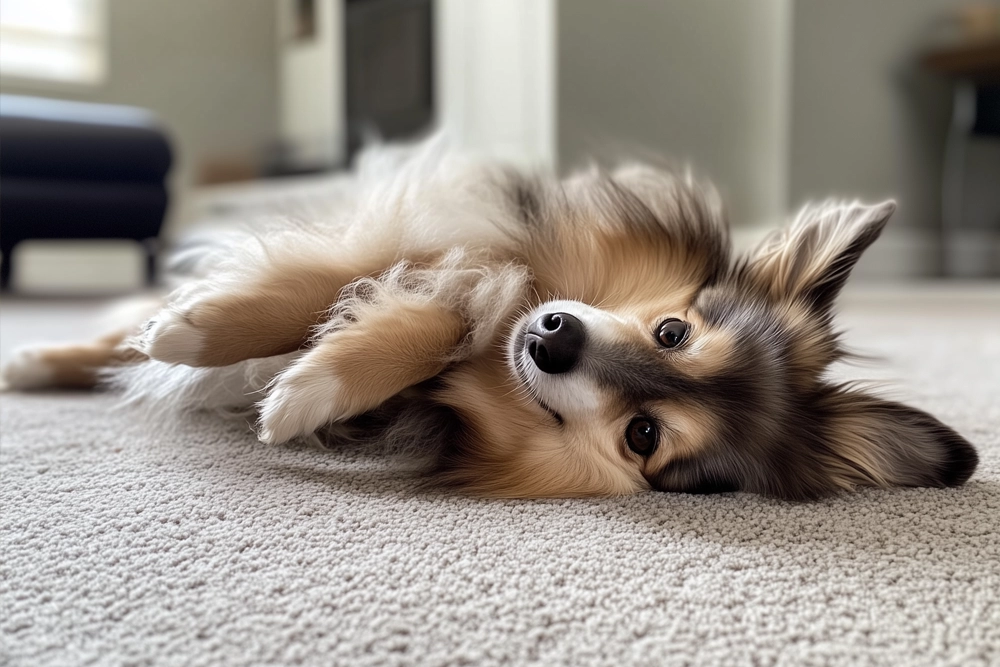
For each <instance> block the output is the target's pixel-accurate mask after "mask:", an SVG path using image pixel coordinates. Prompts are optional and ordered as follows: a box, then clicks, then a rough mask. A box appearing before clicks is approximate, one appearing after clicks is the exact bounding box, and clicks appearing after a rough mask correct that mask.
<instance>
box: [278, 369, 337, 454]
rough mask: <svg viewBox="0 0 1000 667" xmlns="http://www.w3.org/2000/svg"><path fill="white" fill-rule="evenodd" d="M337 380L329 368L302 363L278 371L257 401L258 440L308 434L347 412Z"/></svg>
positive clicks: (282, 440)
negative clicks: (340, 398)
mask: <svg viewBox="0 0 1000 667" xmlns="http://www.w3.org/2000/svg"><path fill="white" fill-rule="evenodd" d="M339 394H340V383H339V382H338V381H337V379H336V378H335V377H334V375H333V373H331V372H330V369H328V368H324V367H320V366H316V365H313V364H309V363H308V361H306V362H305V363H299V364H295V365H293V366H291V367H290V368H288V369H287V370H286V371H285V372H283V373H281V374H280V375H279V376H278V377H277V378H276V379H275V382H274V386H273V388H272V389H271V391H270V393H268V395H267V398H265V399H264V400H263V401H261V402H260V404H259V409H260V422H259V423H260V431H259V433H258V437H259V438H260V441H261V442H264V443H267V444H269V445H275V444H280V443H283V442H288V441H289V440H291V439H292V438H296V437H299V436H303V435H309V434H311V433H313V432H314V431H316V429H318V428H319V427H320V426H323V425H324V424H328V423H330V422H333V421H340V420H343V419H346V418H347V417H350V416H351V414H350V413H349V412H348V410H347V409H345V408H344V407H343V406H342V405H340V401H339V400H338V399H339Z"/></svg>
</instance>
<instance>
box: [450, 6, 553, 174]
mask: <svg viewBox="0 0 1000 667" xmlns="http://www.w3.org/2000/svg"><path fill="white" fill-rule="evenodd" d="M555 4H556V0H436V4H435V39H436V53H435V56H436V57H435V60H436V72H435V74H436V90H435V96H436V103H437V106H438V122H439V124H441V125H442V126H443V127H444V128H445V129H446V130H447V131H448V132H449V134H450V135H451V136H453V137H455V138H456V139H457V140H458V143H459V144H460V146H461V147H462V148H463V149H465V150H467V151H470V152H473V153H479V154H483V155H490V156H495V157H500V158H503V159H507V160H511V161H514V162H517V163H520V164H526V165H532V164H535V165H546V166H550V165H553V164H554V163H555V130H554V128H555V76H556V74H555V34H556V33H555Z"/></svg>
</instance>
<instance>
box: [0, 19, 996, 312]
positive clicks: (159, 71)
mask: <svg viewBox="0 0 1000 667" xmlns="http://www.w3.org/2000/svg"><path fill="white" fill-rule="evenodd" d="M0 92H2V93H3V95H4V96H3V98H2V99H0V245H2V248H3V269H4V274H5V275H4V277H5V287H6V288H7V290H8V292H7V294H6V297H9V296H11V295H16V296H19V297H20V296H25V297H30V296H33V295H34V296H42V295H54V294H56V295H66V294H106V293H109V292H123V291H129V290H135V289H138V288H141V287H143V286H144V285H145V284H147V283H148V282H150V281H155V280H156V271H157V267H158V265H159V258H160V256H161V255H162V253H163V252H164V251H165V250H166V249H169V247H170V246H171V245H172V244H173V243H175V242H176V240H177V239H179V238H182V237H183V236H184V235H185V233H187V232H189V231H190V230H192V229H193V228H195V227H196V226H197V225H199V224H201V223H202V222H204V221H206V220H211V221H212V222H213V223H216V224H218V223H219V222H220V221H222V222H223V223H226V222H227V221H228V222H232V223H236V222H240V221H243V220H246V219H250V218H253V217H254V216H257V215H261V214H264V213H266V212H268V211H269V210H280V208H281V206H282V202H285V201H288V198H289V197H295V196H307V195H308V194H310V193H315V192H318V191H322V190H323V189H325V188H328V187H333V185H334V184H336V183H337V182H339V180H343V178H344V172H345V170H346V169H347V168H348V167H349V165H350V162H351V158H352V156H353V155H354V153H355V152H356V150H357V148H358V146H359V145H361V143H362V142H363V141H364V140H366V139H367V138H372V137H382V138H385V139H406V138H408V137H413V136H417V135H420V134H423V133H426V132H427V131H428V130H429V129H430V128H432V127H438V126H440V127H444V128H445V129H446V130H447V131H448V132H449V134H451V135H452V136H453V137H455V138H456V139H457V141H458V142H459V143H460V144H461V145H462V147H463V148H465V149H467V150H469V151H474V152H477V153H481V154H484V155H493V156H498V157H501V158H503V159H506V160H510V161H513V162H516V163H519V164H524V165H530V166H542V167H551V168H554V169H557V170H559V171H567V170H570V169H572V168H573V167H574V166H580V165H584V164H586V162H587V160H588V159H589V158H590V157H593V156H596V157H598V158H604V159H608V160H613V159H615V158H616V157H624V156H631V157H643V156H659V155H665V156H668V157H670V158H672V159H675V160H677V161H682V162H689V163H691V164H692V165H694V166H695V168H696V169H697V170H698V171H700V172H701V173H702V174H704V175H706V176H708V177H710V178H711V179H713V180H714V181H715V182H716V183H717V184H718V186H719V187H720V189H721V190H722V192H723V194H724V196H725V198H726V201H727V202H728V205H729V209H730V217H731V220H732V222H733V225H734V227H735V237H736V241H737V243H738V244H744V245H745V244H747V243H750V242H752V240H754V239H756V238H758V237H760V236H762V235H763V234H764V233H766V232H767V231H768V230H769V229H772V228H773V227H775V226H777V225H779V224H781V223H782V222H783V221H784V220H786V219H787V217H788V215H789V214H790V213H792V212H794V210H795V209H796V208H798V207H799V206H800V205H801V204H802V203H803V202H805V201H806V200H809V199H813V198H825V197H828V196H841V197H848V198H856V197H857V198H862V199H865V200H869V201H872V200H878V199H883V198H888V197H894V198H896V199H897V200H898V201H899V204H900V205H899V210H898V212H897V214H896V216H895V217H894V218H893V221H892V223H891V224H890V228H889V229H888V231H887V232H886V234H885V235H884V237H883V238H882V239H881V240H880V241H879V242H878V243H877V244H876V245H875V246H874V247H873V249H872V250H871V251H870V252H869V254H868V255H867V256H866V257H865V259H864V260H863V262H862V265H861V266H860V267H859V269H858V275H859V276H861V277H862V280H870V281H890V282H900V281H918V280H923V281H927V280H929V279H935V278H942V277H948V278H950V279H959V278H964V279H976V280H978V281H987V282H988V281H989V280H991V279H995V278H996V277H998V276H1000V3H998V2H981V1H975V2H973V1H970V0H876V1H872V0H839V1H838V2H829V1H827V0H754V1H753V2H743V1H739V0H697V1H695V0H630V1H629V2H612V1H610V0H211V1H210V2H205V1H204V0H0Z"/></svg>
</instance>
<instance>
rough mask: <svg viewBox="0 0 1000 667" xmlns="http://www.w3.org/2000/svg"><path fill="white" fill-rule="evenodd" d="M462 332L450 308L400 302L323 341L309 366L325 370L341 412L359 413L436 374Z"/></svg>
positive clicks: (442, 367) (462, 327) (459, 322)
mask: <svg viewBox="0 0 1000 667" xmlns="http://www.w3.org/2000/svg"><path fill="white" fill-rule="evenodd" d="M465 333H466V328H465V323H464V322H463V321H462V318H461V317H460V316H459V314H458V313H456V312H454V311H453V310H449V309H448V308H445V307H443V306H441V305H438V304H426V303H415V304H411V303H406V302H401V303H398V304H397V305H396V306H395V307H394V308H393V309H392V310H386V311H382V312H379V313H377V314H375V315H373V316H371V317H369V318H366V319H365V321H364V322H363V323H361V325H360V326H357V327H352V328H349V329H346V330H344V331H338V332H335V333H333V334H331V335H329V336H328V337H326V338H324V339H323V340H322V341H320V343H319V344H318V345H317V346H316V348H315V349H314V350H312V351H311V352H310V356H311V359H310V363H313V364H316V365H317V366H320V367H323V368H326V369H328V370H329V372H330V374H331V375H332V376H334V377H335V378H336V380H337V384H338V386H339V387H340V391H341V392H342V393H343V395H344V403H343V405H344V408H345V409H346V410H347V411H348V412H349V413H350V414H361V413H362V412H365V411H367V410H370V409H372V408H374V407H377V406H378V405H381V404H382V403H384V402H385V401H386V400H388V399H389V398H392V397H393V396H395V395H396V394H398V393H399V392H400V391H402V390H403V389H406V388H407V387H410V386H412V385H415V384H417V383H418V382H422V381H424V380H426V379H428V378H431V377H434V376H435V375H437V374H438V373H440V372H441V371H442V370H443V369H444V367H445V365H446V364H447V362H448V358H449V355H450V354H451V352H452V350H454V349H455V346H457V345H458V344H459V342H460V341H461V340H462V337H463V336H464V335H465Z"/></svg>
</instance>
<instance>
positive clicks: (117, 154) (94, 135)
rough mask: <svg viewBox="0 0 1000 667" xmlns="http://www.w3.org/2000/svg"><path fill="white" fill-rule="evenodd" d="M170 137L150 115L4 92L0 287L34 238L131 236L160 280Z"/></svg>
mask: <svg viewBox="0 0 1000 667" xmlns="http://www.w3.org/2000/svg"><path fill="white" fill-rule="evenodd" d="M170 163H171V152H170V143H169V141H168V139H167V136H166V134H165V132H164V130H163V128H162V127H161V126H160V125H159V123H158V121H157V120H156V118H155V117H154V116H153V115H152V114H151V113H149V112H147V111H144V110H142V109H136V108H131V107H120V106H109V105H102V104H84V103H80V102H63V101H57V100H48V99H41V98H34V97H18V96H12V95H0V251H2V253H3V264H2V267H0V287H2V288H4V289H6V288H7V287H8V286H9V282H10V276H11V269H12V267H11V262H12V252H13V250H14V247H15V246H16V245H17V244H18V243H20V242H21V241H25V240H28V239H130V240H134V241H137V242H139V243H141V244H142V245H143V247H144V248H145V251H146V253H147V258H148V259H147V280H148V281H149V282H150V283H152V282H154V281H155V278H156V253H157V237H158V236H159V234H160V228H161V227H162V225H163V218H164V214H165V213H166V210H167V201H168V193H167V188H166V176H167V172H168V171H169V169H170Z"/></svg>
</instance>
